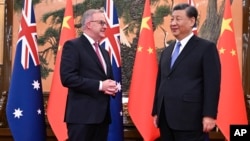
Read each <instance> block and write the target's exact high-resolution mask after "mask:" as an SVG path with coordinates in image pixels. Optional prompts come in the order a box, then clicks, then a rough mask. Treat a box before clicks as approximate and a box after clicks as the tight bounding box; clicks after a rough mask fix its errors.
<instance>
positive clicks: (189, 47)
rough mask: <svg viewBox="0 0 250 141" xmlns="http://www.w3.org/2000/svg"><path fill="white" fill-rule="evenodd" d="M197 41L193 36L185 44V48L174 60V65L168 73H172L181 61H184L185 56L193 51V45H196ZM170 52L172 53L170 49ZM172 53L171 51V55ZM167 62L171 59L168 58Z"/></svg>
mask: <svg viewBox="0 0 250 141" xmlns="http://www.w3.org/2000/svg"><path fill="white" fill-rule="evenodd" d="M197 39H198V38H197V37H196V36H195V35H194V36H193V37H191V38H190V40H189V41H188V42H187V44H186V46H185V47H184V48H183V50H182V51H181V53H180V54H179V56H178V58H177V59H176V60H175V63H174V65H173V67H172V69H170V73H171V72H172V71H174V70H175V68H176V67H177V66H178V64H179V63H180V62H181V61H183V60H184V58H185V56H187V55H188V54H189V53H190V52H191V51H192V50H193V48H194V47H195V46H196V45H195V44H196V40H197ZM173 48H174V47H173ZM172 51H173V49H172ZM172 51H171V53H172ZM169 60H171V57H170V59H169ZM169 62H170V61H169ZM169 66H170V65H169Z"/></svg>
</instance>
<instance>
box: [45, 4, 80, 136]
mask: <svg viewBox="0 0 250 141" xmlns="http://www.w3.org/2000/svg"><path fill="white" fill-rule="evenodd" d="M75 36H76V33H75V29H74V17H73V7H72V1H71V0H67V4H66V8H65V13H64V18H63V23H62V29H61V36H60V41H59V47H58V51H57V56H56V63H55V68H54V75H53V79H52V85H51V89H50V95H49V100H48V108H47V116H48V120H49V123H50V125H51V128H52V130H53V132H54V134H55V136H56V137H57V139H58V141H64V140H66V139H67V138H68V137H67V128H66V123H64V112H65V106H66V98H67V91H68V89H67V88H65V87H63V86H62V84H61V79H60V70H59V69H60V62H61V55H62V47H63V44H64V42H65V41H66V40H70V39H73V38H75Z"/></svg>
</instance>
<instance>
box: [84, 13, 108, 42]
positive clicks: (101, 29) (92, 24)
mask: <svg viewBox="0 0 250 141" xmlns="http://www.w3.org/2000/svg"><path fill="white" fill-rule="evenodd" d="M88 27H89V28H90V29H91V30H92V33H93V34H92V35H93V36H94V39H97V40H100V39H102V38H104V37H105V31H106V28H107V23H106V21H105V16H104V14H103V13H95V14H93V16H92V18H91V21H89V22H88Z"/></svg>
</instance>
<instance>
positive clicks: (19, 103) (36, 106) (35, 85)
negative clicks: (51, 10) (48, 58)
mask: <svg viewBox="0 0 250 141" xmlns="http://www.w3.org/2000/svg"><path fill="white" fill-rule="evenodd" d="M20 24H21V25H20V29H19V33H18V41H17V46H16V54H15V60H14V65H13V71H12V76H11V81H10V87H9V94H8V100H7V106H6V114H7V120H8V124H9V128H10V130H11V133H12V136H13V138H14V140H15V141H45V140H46V126H45V118H44V117H45V116H44V107H43V106H44V105H43V94H42V84H41V74H40V64H39V63H40V62H39V57H38V48H37V43H36V38H37V33H36V22H35V15H34V11H33V7H32V0H25V1H24V7H23V10H22V18H21V22H20Z"/></svg>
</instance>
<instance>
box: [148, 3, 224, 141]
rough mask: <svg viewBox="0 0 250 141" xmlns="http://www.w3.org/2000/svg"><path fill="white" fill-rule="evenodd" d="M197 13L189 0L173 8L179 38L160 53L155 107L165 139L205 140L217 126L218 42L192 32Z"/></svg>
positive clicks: (173, 21)
mask: <svg viewBox="0 0 250 141" xmlns="http://www.w3.org/2000/svg"><path fill="white" fill-rule="evenodd" d="M197 16H198V12H197V9H196V8H195V7H193V6H190V5H189V4H178V5H176V6H175V7H174V8H173V12H172V18H171V22H170V28H171V31H172V34H173V35H174V36H175V38H176V41H175V42H173V43H172V44H170V45H169V46H168V47H167V48H165V49H164V51H163V52H162V54H161V57H160V62H159V70H158V77H157V82H156V93H155V99H154V105H153V110H152V116H153V117H154V124H155V126H157V127H159V129H160V135H161V139H162V141H204V140H205V138H206V137H207V132H209V131H211V130H212V129H213V128H214V127H215V120H216V116H217V107H218V99H219V93H220V81H221V66H220V60H219V55H218V52H217V48H216V45H215V44H214V43H212V42H210V41H207V40H205V39H202V38H199V37H197V36H196V35H194V34H193V32H192V28H193V26H194V25H195V23H196V20H197ZM176 50H178V51H177V55H178V57H177V58H176V60H175V59H174V58H175V56H176ZM174 61H175V62H174ZM171 62H172V63H171Z"/></svg>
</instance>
